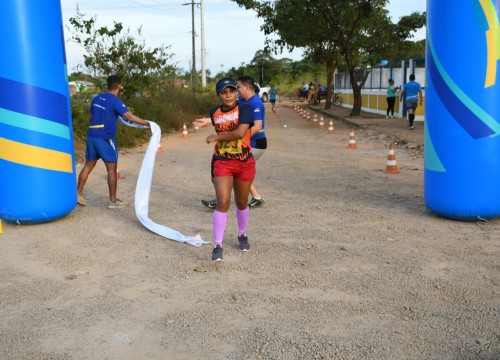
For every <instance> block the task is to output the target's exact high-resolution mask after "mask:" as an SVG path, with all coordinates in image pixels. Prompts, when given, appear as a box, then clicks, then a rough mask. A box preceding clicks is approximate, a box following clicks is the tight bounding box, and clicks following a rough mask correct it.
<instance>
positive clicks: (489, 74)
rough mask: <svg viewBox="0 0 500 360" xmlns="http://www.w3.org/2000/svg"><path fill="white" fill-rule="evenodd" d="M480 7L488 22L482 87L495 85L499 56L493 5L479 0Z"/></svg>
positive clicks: (499, 36)
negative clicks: (486, 54) (485, 62)
mask: <svg viewBox="0 0 500 360" xmlns="http://www.w3.org/2000/svg"><path fill="white" fill-rule="evenodd" d="M480 4H481V7H482V9H483V12H484V15H485V16H486V20H487V22H488V27H489V29H488V30H486V46H487V48H488V63H487V65H486V79H485V81H484V87H485V88H487V87H490V86H493V85H495V78H496V76H497V61H498V59H499V58H500V24H499V21H498V16H497V12H496V10H495V8H494V5H493V4H492V3H491V2H488V1H486V0H480Z"/></svg>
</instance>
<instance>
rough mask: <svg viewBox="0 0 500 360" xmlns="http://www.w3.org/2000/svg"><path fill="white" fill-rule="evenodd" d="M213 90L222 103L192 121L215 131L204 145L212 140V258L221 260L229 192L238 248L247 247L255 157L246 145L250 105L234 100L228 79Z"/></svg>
mask: <svg viewBox="0 0 500 360" xmlns="http://www.w3.org/2000/svg"><path fill="white" fill-rule="evenodd" d="M215 90H216V93H217V96H218V97H219V99H220V101H221V103H222V104H221V105H219V106H216V107H215V108H213V109H212V110H211V111H210V118H205V119H199V120H196V121H194V124H195V125H196V126H206V125H208V124H209V122H211V123H212V124H213V126H214V127H215V132H216V134H211V135H208V137H207V138H206V142H207V144H210V143H212V142H214V143H215V146H214V150H213V156H212V171H211V174H212V183H213V184H214V188H215V194H216V197H217V200H216V207H215V210H214V214H213V236H214V248H213V250H212V261H223V246H222V243H223V237H224V232H225V229H226V223H227V213H228V211H229V207H230V203H231V191H234V200H235V203H236V207H237V209H236V217H237V220H238V243H239V249H240V251H248V250H250V244H249V242H248V236H247V234H246V231H247V226H248V220H249V216H250V209H249V207H248V193H249V191H250V186H251V185H252V181H253V179H254V178H255V160H254V158H253V155H252V148H251V146H250V136H251V135H250V134H251V127H252V126H253V124H254V123H253V119H252V118H253V116H252V108H251V106H250V105H249V104H248V103H246V102H243V103H240V104H238V103H237V93H238V91H237V85H236V83H235V82H234V81H233V80H232V79H229V78H223V79H220V80H219V81H217V84H216V86H215Z"/></svg>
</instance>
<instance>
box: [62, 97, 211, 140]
mask: <svg viewBox="0 0 500 360" xmlns="http://www.w3.org/2000/svg"><path fill="white" fill-rule="evenodd" d="M91 99H92V95H91V94H77V95H75V96H73V97H72V98H71V113H72V117H73V133H74V137H75V139H76V141H85V138H86V136H87V129H88V123H89V122H88V118H87V114H88V112H89V107H90V102H91ZM124 102H125V105H127V107H128V109H129V110H130V111H131V112H132V113H133V114H134V115H137V116H139V117H141V118H143V119H146V120H151V121H153V122H155V123H157V124H158V126H160V128H161V129H162V133H163V134H166V133H171V132H175V131H181V130H182V125H183V123H186V126H188V127H189V126H191V123H192V122H193V121H194V120H195V119H197V118H200V117H208V114H209V111H210V109H211V108H212V107H213V106H215V105H217V104H218V99H217V97H216V96H214V94H213V92H209V91H205V92H197V93H194V92H193V91H192V90H191V89H165V91H164V92H163V93H162V94H161V95H159V96H155V97H136V98H130V99H124ZM149 136H150V133H149V132H147V131H143V130H140V129H135V128H132V127H129V126H124V125H123V124H122V125H119V126H118V132H117V134H116V141H117V143H118V145H119V146H120V148H130V147H134V146H137V145H139V144H141V143H144V142H145V141H147V140H148V139H149Z"/></svg>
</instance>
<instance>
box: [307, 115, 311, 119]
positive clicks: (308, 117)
mask: <svg viewBox="0 0 500 360" xmlns="http://www.w3.org/2000/svg"><path fill="white" fill-rule="evenodd" d="M307 121H311V115H309V113H307Z"/></svg>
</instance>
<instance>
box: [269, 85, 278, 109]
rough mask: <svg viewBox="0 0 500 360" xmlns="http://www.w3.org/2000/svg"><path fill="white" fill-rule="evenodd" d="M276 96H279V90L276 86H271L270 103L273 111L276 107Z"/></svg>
mask: <svg viewBox="0 0 500 360" xmlns="http://www.w3.org/2000/svg"><path fill="white" fill-rule="evenodd" d="M276 95H278V90H276V89H275V88H274V85H271V89H270V90H269V102H270V103H271V110H272V111H273V112H276V111H275V110H274V106H275V105H276Z"/></svg>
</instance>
